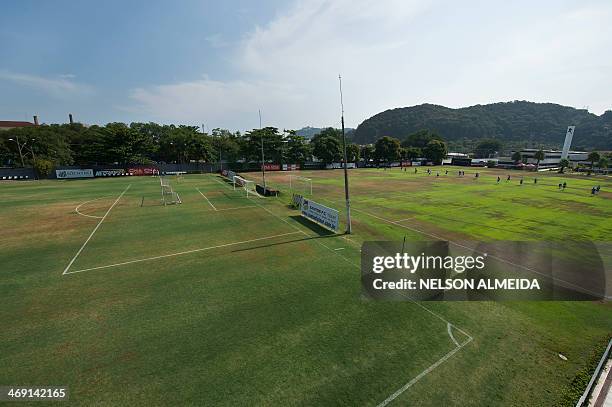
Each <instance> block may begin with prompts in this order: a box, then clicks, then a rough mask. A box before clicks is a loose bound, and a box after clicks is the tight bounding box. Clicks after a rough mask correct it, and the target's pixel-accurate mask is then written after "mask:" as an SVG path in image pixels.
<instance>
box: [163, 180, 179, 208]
mask: <svg viewBox="0 0 612 407" xmlns="http://www.w3.org/2000/svg"><path fill="white" fill-rule="evenodd" d="M159 184H160V186H161V196H162V199H161V201H162V203H163V204H164V206H165V205H174V204H181V203H183V202H181V197H180V196H179V194H178V193H177V192H176V191H174V189H172V185H170V181H168V180H167V179H166V177H163V176H160V177H159Z"/></svg>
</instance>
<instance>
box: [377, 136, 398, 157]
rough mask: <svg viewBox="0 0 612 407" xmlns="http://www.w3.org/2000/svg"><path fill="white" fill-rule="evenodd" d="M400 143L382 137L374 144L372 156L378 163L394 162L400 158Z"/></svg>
mask: <svg viewBox="0 0 612 407" xmlns="http://www.w3.org/2000/svg"><path fill="white" fill-rule="evenodd" d="M400 147H401V144H400V141H399V140H398V139H396V138H393V137H388V136H384V137H381V138H379V139H378V140H376V144H374V156H375V157H376V159H377V160H378V161H386V162H391V161H396V160H399V158H400Z"/></svg>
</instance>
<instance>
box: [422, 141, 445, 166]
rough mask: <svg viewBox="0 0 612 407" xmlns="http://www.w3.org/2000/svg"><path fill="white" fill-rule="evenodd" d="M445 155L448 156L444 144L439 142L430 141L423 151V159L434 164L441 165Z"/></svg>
mask: <svg viewBox="0 0 612 407" xmlns="http://www.w3.org/2000/svg"><path fill="white" fill-rule="evenodd" d="M446 154H448V149H447V147H446V143H445V142H443V141H440V140H431V141H430V142H429V143H427V145H426V146H425V148H424V149H423V155H424V156H425V158H427V159H428V160H431V161H433V162H434V163H435V164H441V163H442V160H443V159H444V158H445V157H446Z"/></svg>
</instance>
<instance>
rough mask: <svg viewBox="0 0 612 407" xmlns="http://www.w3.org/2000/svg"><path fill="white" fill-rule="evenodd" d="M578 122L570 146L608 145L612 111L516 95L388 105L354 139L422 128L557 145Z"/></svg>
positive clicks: (459, 137) (454, 137)
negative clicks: (464, 102) (453, 103)
mask: <svg viewBox="0 0 612 407" xmlns="http://www.w3.org/2000/svg"><path fill="white" fill-rule="evenodd" d="M572 124H573V125H576V131H575V134H574V142H573V145H572V147H573V148H574V149H600V150H612V111H607V112H606V113H604V114H602V115H601V116H597V115H595V114H592V113H589V112H588V111H587V110H585V109H575V108H573V107H568V106H561V105H557V104H554V103H533V102H525V101H514V102H507V103H493V104H489V105H476V106H470V107H465V108H460V109H451V108H448V107H444V106H438V105H431V104H422V105H418V106H412V107H403V108H398V109H392V110H387V111H384V112H381V113H378V114H376V115H375V116H372V117H371V118H369V119H367V120H365V121H364V122H363V123H361V124H360V125H359V126H358V127H357V129H356V130H355V132H354V133H353V135H352V136H353V138H352V141H353V142H355V143H359V144H366V143H374V142H375V141H376V140H377V139H378V138H380V137H383V136H391V137H395V138H398V139H400V140H402V139H404V138H405V137H407V136H408V135H409V134H411V133H414V132H416V131H418V130H421V129H431V130H436V131H437V132H438V133H439V134H440V135H441V136H442V137H443V138H444V139H445V140H447V141H449V142H450V143H451V145H453V144H454V145H458V144H466V145H467V144H469V143H470V141H474V140H478V139H482V138H498V139H500V140H501V141H502V143H503V144H504V145H505V146H508V145H513V146H521V145H523V146H545V147H557V148H560V147H561V146H562V144H563V140H564V137H565V131H566V128H567V126H568V125H572Z"/></svg>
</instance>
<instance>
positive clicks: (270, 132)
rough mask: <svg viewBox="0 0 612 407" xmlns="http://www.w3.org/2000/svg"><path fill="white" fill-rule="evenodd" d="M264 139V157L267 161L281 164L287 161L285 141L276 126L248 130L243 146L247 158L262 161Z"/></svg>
mask: <svg viewBox="0 0 612 407" xmlns="http://www.w3.org/2000/svg"><path fill="white" fill-rule="evenodd" d="M262 139H263V149H264V159H265V160H266V162H273V163H277V164H280V163H282V162H283V161H285V156H286V150H285V141H284V140H283V136H282V134H280V133H279V132H278V128H276V127H264V128H263V129H253V130H251V131H250V132H247V133H246V134H245V137H244V140H243V141H244V143H243V144H242V147H243V148H244V152H245V153H246V154H245V155H246V158H247V160H251V161H261V143H262Z"/></svg>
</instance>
